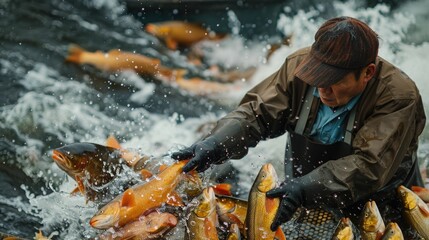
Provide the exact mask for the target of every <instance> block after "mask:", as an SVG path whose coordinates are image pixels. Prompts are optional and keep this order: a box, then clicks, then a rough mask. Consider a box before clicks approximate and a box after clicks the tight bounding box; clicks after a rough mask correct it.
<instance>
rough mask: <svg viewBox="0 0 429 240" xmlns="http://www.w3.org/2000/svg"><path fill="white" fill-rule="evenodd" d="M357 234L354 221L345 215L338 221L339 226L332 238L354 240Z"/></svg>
mask: <svg viewBox="0 0 429 240" xmlns="http://www.w3.org/2000/svg"><path fill="white" fill-rule="evenodd" d="M354 239H355V236H354V234H353V227H352V222H351V221H350V219H349V218H347V217H343V218H341V219H340V221H339V222H338V225H337V227H336V228H335V231H334V235H333V236H332V240H354Z"/></svg>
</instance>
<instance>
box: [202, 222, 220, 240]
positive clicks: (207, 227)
mask: <svg viewBox="0 0 429 240" xmlns="http://www.w3.org/2000/svg"><path fill="white" fill-rule="evenodd" d="M212 229H215V230H216V226H215V224H214V223H213V222H212V221H210V219H208V218H205V219H204V234H205V236H206V237H210V239H218V238H217V236H211V235H212V233H213V232H216V231H214V230H212Z"/></svg>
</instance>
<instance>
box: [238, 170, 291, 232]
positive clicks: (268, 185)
mask: <svg viewBox="0 0 429 240" xmlns="http://www.w3.org/2000/svg"><path fill="white" fill-rule="evenodd" d="M277 181H278V177H277V173H276V171H275V169H274V167H273V165H271V164H270V163H267V164H264V165H263V166H262V167H261V170H260V171H259V173H258V176H257V177H256V179H255V181H254V182H253V185H252V187H251V188H250V192H249V201H248V207H247V213H246V227H247V239H249V240H259V239H274V237H277V239H286V237H285V235H284V233H283V231H282V230H281V228H280V227H279V228H278V229H277V230H276V232H272V231H271V224H272V223H273V221H274V217H275V215H276V213H277V210H278V208H279V205H280V199H279V198H268V197H267V196H266V193H267V192H268V191H269V190H271V189H273V188H275V187H277Z"/></svg>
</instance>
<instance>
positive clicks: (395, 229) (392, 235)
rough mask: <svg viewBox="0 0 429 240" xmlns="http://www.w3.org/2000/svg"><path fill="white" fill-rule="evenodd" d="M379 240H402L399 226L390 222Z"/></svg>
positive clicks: (402, 236)
mask: <svg viewBox="0 0 429 240" xmlns="http://www.w3.org/2000/svg"><path fill="white" fill-rule="evenodd" d="M381 240H404V235H403V234H402V230H401V228H400V227H399V225H398V224H397V223H395V222H390V223H388V224H387V226H386V230H384V234H383V237H382V238H381Z"/></svg>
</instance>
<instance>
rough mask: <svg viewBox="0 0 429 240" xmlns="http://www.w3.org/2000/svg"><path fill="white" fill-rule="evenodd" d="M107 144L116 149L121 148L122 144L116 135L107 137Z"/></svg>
mask: <svg viewBox="0 0 429 240" xmlns="http://www.w3.org/2000/svg"><path fill="white" fill-rule="evenodd" d="M106 146H108V147H111V148H116V149H121V148H122V147H121V144H119V141H118V139H116V138H115V136H113V135H110V136H109V137H108V138H107V139H106Z"/></svg>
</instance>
